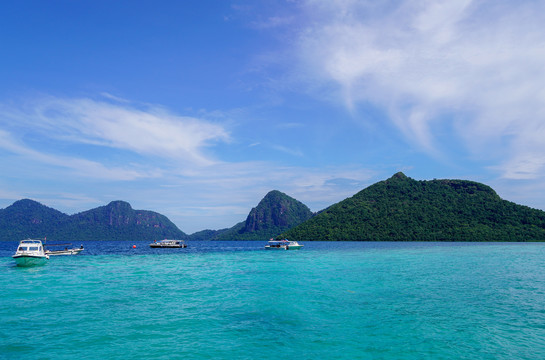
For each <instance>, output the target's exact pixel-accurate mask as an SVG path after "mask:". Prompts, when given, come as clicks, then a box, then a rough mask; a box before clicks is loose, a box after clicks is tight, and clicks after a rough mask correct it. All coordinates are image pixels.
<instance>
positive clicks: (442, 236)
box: [279, 173, 545, 241]
mask: <svg viewBox="0 0 545 360" xmlns="http://www.w3.org/2000/svg"><path fill="white" fill-rule="evenodd" d="M280 237H287V238H289V239H290V240H297V241H310V240H324V241H325V240H328V241H341V240H344V241H545V212H544V211H541V210H536V209H532V208H529V207H527V206H521V205H517V204H515V203H512V202H509V201H505V200H502V199H501V198H500V197H499V196H498V195H497V194H496V192H495V191H494V190H493V189H492V188H490V187H489V186H487V185H484V184H481V183H477V182H472V181H464V180H432V181H416V180H413V179H411V178H409V177H407V176H405V175H404V174H403V173H397V174H395V175H394V176H392V177H391V178H390V179H387V180H385V181H381V182H378V183H376V184H374V185H371V186H369V187H368V188H366V189H364V190H362V191H360V192H359V193H357V194H356V195H354V196H352V197H351V198H348V199H346V200H343V201H341V202H339V203H337V204H335V205H332V206H330V207H329V208H327V209H325V210H323V211H322V212H320V213H319V214H318V215H316V216H315V217H313V218H312V219H310V220H308V221H306V222H305V223H303V224H301V225H299V226H297V227H295V228H293V229H291V230H289V231H286V232H285V233H283V234H282V235H281V236H279V238H280Z"/></svg>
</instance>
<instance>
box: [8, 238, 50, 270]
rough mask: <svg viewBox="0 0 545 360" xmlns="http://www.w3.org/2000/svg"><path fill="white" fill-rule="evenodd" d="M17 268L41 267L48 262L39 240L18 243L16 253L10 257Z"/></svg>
mask: <svg viewBox="0 0 545 360" xmlns="http://www.w3.org/2000/svg"><path fill="white" fill-rule="evenodd" d="M12 258H13V259H14V260H15V263H16V264H17V266H25V267H26V266H36V265H43V264H45V263H46V262H47V260H49V255H47V254H46V253H45V251H44V246H43V244H42V241H41V240H37V239H26V240H21V241H20V242H19V246H18V247H17V251H16V252H15V254H14V255H13V256H12Z"/></svg>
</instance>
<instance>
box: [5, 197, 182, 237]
mask: <svg viewBox="0 0 545 360" xmlns="http://www.w3.org/2000/svg"><path fill="white" fill-rule="evenodd" d="M44 237H47V241H48V242H57V241H62V242H65V241H84V240H150V241H151V240H155V239H157V240H159V239H164V238H171V239H173V238H174V239H186V238H187V235H186V234H185V233H183V232H182V231H181V230H180V229H178V228H177V227H176V225H174V224H173V223H172V222H171V221H170V220H169V219H168V218H167V217H166V216H164V215H161V214H159V213H156V212H153V211H147V210H134V209H132V207H131V205H130V204H129V203H127V202H124V201H112V202H111V203H109V204H108V205H106V206H101V207H98V208H95V209H91V210H88V211H84V212H81V213H78V214H75V215H67V214H64V213H62V212H60V211H57V210H55V209H52V208H49V207H47V206H45V205H42V204H40V203H38V202H36V201H33V200H29V199H23V200H19V201H16V202H15V203H13V204H12V205H11V206H8V207H7V208H5V209H0V240H21V239H26V238H44Z"/></svg>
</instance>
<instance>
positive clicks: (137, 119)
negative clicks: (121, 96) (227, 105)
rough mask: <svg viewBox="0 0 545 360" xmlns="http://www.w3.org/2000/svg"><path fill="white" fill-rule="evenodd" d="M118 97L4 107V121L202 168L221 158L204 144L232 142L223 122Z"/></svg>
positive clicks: (52, 99)
mask: <svg viewBox="0 0 545 360" xmlns="http://www.w3.org/2000/svg"><path fill="white" fill-rule="evenodd" d="M109 98H110V99H113V98H112V97H111V96H110V97H109ZM115 99H116V102H115V103H111V102H106V101H97V100H93V99H89V98H76V99H69V98H56V97H43V98H40V99H36V100H34V101H32V102H29V103H26V104H22V105H20V106H17V107H15V106H13V105H11V106H9V107H8V106H3V107H1V108H0V114H1V115H2V119H3V120H1V122H0V125H2V124H3V125H5V126H6V127H8V125H9V127H8V128H14V127H17V128H19V129H18V132H19V133H21V132H27V133H34V134H37V136H40V137H43V138H48V139H55V140H57V141H63V142H67V143H74V144H89V145H95V146H100V147H108V148H116V149H121V150H126V151H131V152H135V153H138V154H141V155H152V156H156V157H159V158H168V159H173V160H178V161H180V162H189V163H192V164H194V165H200V166H205V165H210V164H213V163H214V162H215V160H214V159H212V158H211V157H209V156H206V155H205V154H204V152H203V149H204V148H206V147H207V146H209V145H211V144H213V143H215V142H218V141H228V140H229V133H228V131H227V130H226V129H225V128H224V127H223V126H221V125H218V124H214V123H211V122H208V121H205V120H202V119H196V118H192V117H183V116H178V115H174V114H172V113H170V112H168V111H167V110H165V109H163V108H161V107H159V106H146V107H145V108H137V107H135V106H131V105H130V104H128V103H127V102H122V103H120V102H119V101H118V99H117V98H115ZM8 123H9V124H8ZM21 128H24V129H22V130H21Z"/></svg>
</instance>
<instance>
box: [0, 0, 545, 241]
mask: <svg viewBox="0 0 545 360" xmlns="http://www.w3.org/2000/svg"><path fill="white" fill-rule="evenodd" d="M544 24H545V2H543V1H535V0H520V1H511V0H490V1H488V0H478V1H472V0H453V1H450V0H445V1H441V0H433V1H418V0H415V1H405V0H396V1H388V0H385V1H374V0H372V1H367V0H359V1H357V0H322V1H319V0H184V1H176V0H171V1H169V0H153V1H147V0H146V1H144V0H131V1H121V0H118V1H110V0H78V1H72V0H48V1H42V0H20V1H2V2H0V208H5V207H7V206H9V205H11V204H12V203H13V202H15V201H17V200H20V199H23V198H29V199H33V200H36V201H39V202H40V203H42V204H44V205H46V206H49V207H52V208H55V209H57V210H60V211H62V212H64V213H67V214H75V213H78V212H81V211H86V210H89V209H92V208H95V207H98V206H103V205H106V204H108V203H109V202H110V201H114V200H124V201H127V202H129V203H130V204H131V205H132V207H133V208H134V209H139V210H151V211H156V212H159V213H162V214H164V215H166V216H167V217H168V218H169V219H170V220H172V221H173V222H174V223H175V224H176V225H177V226H178V227H179V228H180V229H181V230H182V231H184V232H185V233H187V234H191V233H194V232H196V231H200V230H204V229H222V228H227V227H231V226H233V225H235V224H236V223H238V222H240V221H243V220H245V218H246V216H247V215H248V213H249V211H250V210H251V209H252V207H255V206H256V205H257V204H258V202H259V201H260V200H261V199H262V198H263V197H264V196H265V195H266V194H267V193H268V192H269V191H271V190H280V191H282V192H284V193H286V194H288V195H289V196H292V197H294V198H295V199H297V200H299V201H301V202H303V203H304V204H306V205H307V206H309V208H310V209H311V210H312V211H319V210H322V209H324V208H326V207H328V206H330V205H332V204H334V203H336V202H339V201H341V200H344V199H345V198H347V197H350V196H352V195H354V194H355V193H357V192H358V191H360V190H362V189H364V188H365V187H367V186H369V185H372V184H374V183H376V182H378V181H381V180H385V179H387V178H389V177H391V176H392V175H393V174H394V173H396V172H398V171H402V172H403V173H405V174H406V175H407V176H409V177H411V178H413V179H416V180H431V179H436V178H437V179H443V178H449V179H464V180H471V181H478V182H482V183H485V184H487V185H489V186H491V187H492V188H494V189H495V190H496V192H497V193H498V194H499V195H500V196H501V197H502V198H503V199H505V200H509V201H513V202H516V203H518V204H522V205H527V206H530V207H533V208H538V209H542V210H545V66H544V64H545V25H544Z"/></svg>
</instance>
